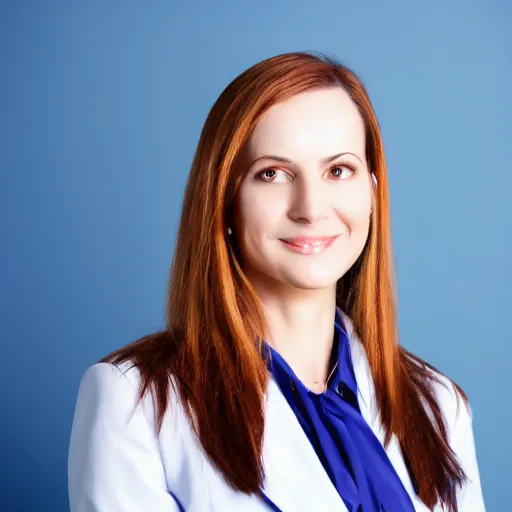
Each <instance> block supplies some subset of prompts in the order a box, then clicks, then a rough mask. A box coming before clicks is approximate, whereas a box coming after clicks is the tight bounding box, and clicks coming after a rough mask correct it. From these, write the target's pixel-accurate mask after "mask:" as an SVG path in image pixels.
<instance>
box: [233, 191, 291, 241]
mask: <svg viewBox="0 0 512 512" xmlns="http://www.w3.org/2000/svg"><path fill="white" fill-rule="evenodd" d="M268 192H269V191H264V190H260V189H257V188H254V187H250V188H249V190H242V191H241V192H240V194H239V195H238V198H237V208H236V212H237V215H236V217H237V218H236V223H237V231H238V232H239V233H240V235H241V236H242V237H246V236H248V237H250V238H261V237H262V236H263V235H267V236H271V235H272V233H273V231H274V226H275V225H276V224H277V222H278V220H279V219H280V218H281V216H282V214H283V212H284V211H285V210H286V201H284V200H283V197H282V194H270V193H268Z"/></svg>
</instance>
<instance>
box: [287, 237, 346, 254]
mask: <svg viewBox="0 0 512 512" xmlns="http://www.w3.org/2000/svg"><path fill="white" fill-rule="evenodd" d="M338 236H339V235H336V236H316V237H309V236H298V237H295V238H280V240H281V242H283V243H284V245H285V246H286V247H287V248H288V249H290V250H291V251H294V252H298V253H300V254H316V253H318V252H321V251H323V250H324V249H327V248H328V247H330V246H331V245H332V243H333V242H334V240H336V238H338Z"/></svg>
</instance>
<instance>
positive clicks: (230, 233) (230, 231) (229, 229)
mask: <svg viewBox="0 0 512 512" xmlns="http://www.w3.org/2000/svg"><path fill="white" fill-rule="evenodd" d="M232 234H233V230H232V229H231V228H229V227H228V235H232Z"/></svg>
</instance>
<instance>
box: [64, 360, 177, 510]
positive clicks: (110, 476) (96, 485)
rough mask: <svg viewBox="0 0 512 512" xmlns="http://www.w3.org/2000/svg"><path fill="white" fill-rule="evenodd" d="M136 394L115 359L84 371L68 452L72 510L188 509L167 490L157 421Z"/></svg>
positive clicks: (136, 387) (133, 383) (136, 391)
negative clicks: (157, 432)
mask: <svg viewBox="0 0 512 512" xmlns="http://www.w3.org/2000/svg"><path fill="white" fill-rule="evenodd" d="M134 371H136V370H130V373H132V374H133V372H134ZM134 380H135V379H134ZM137 380H138V379H137ZM137 396H138V386H137V385H136V383H135V382H133V381H131V380H129V377H128V375H127V374H126V373H122V372H121V370H120V369H119V368H117V367H116V366H114V365H111V364H108V363H98V364H95V365H94V366H91V367H90V368H89V369H88V370H87V371H86V373H85V374H84V376H83V377H82V381H81V383H80V388H79V391H78V398H77V403H76V408H75V414H74V418H73V425H72V429H71V438H70V444H69V456H68V492H69V501H70V507H71V512H140V511H141V510H148V511H151V512H164V511H165V512H180V511H181V510H183V509H182V507H181V505H180V504H179V502H178V501H177V500H176V499H175V498H174V497H173V495H172V493H170V492H169V491H168V490H167V486H166V480H165V472H164V468H163V464H162V461H161V458H160V452H159V444H158V437H157V434H156V432H155V426H154V422H153V420H152V418H151V415H149V414H147V410H146V408H145V407H144V403H143V402H141V403H140V404H138V405H137V407H136V401H137Z"/></svg>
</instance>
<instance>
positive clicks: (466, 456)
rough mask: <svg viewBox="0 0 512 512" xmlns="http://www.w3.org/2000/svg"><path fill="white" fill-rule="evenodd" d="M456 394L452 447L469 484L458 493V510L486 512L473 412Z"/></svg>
mask: <svg viewBox="0 0 512 512" xmlns="http://www.w3.org/2000/svg"><path fill="white" fill-rule="evenodd" d="M452 389H454V388H452ZM454 394H455V396H456V400H455V402H456V406H455V414H454V415H455V420H454V423H453V425H454V426H453V428H452V429H451V434H450V437H451V439H450V445H451V447H452V449H453V451H454V452H455V454H456V455H457V457H458V459H459V463H460V464H461V466H462V469H463V470H464V472H465V473H466V477H467V482H466V483H465V485H464V486H462V488H460V489H459V491H458V495H457V505H458V509H459V511H460V512H485V504H484V499H483V495H482V486H481V483H480V473H479V470H478V462H477V456H476V449H475V440H474V435H473V412H472V409H471V406H470V405H466V404H465V403H464V401H463V400H462V397H461V396H460V395H459V393H458V392H456V391H455V390H454ZM452 403H453V401H452ZM452 411H453V408H452Z"/></svg>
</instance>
